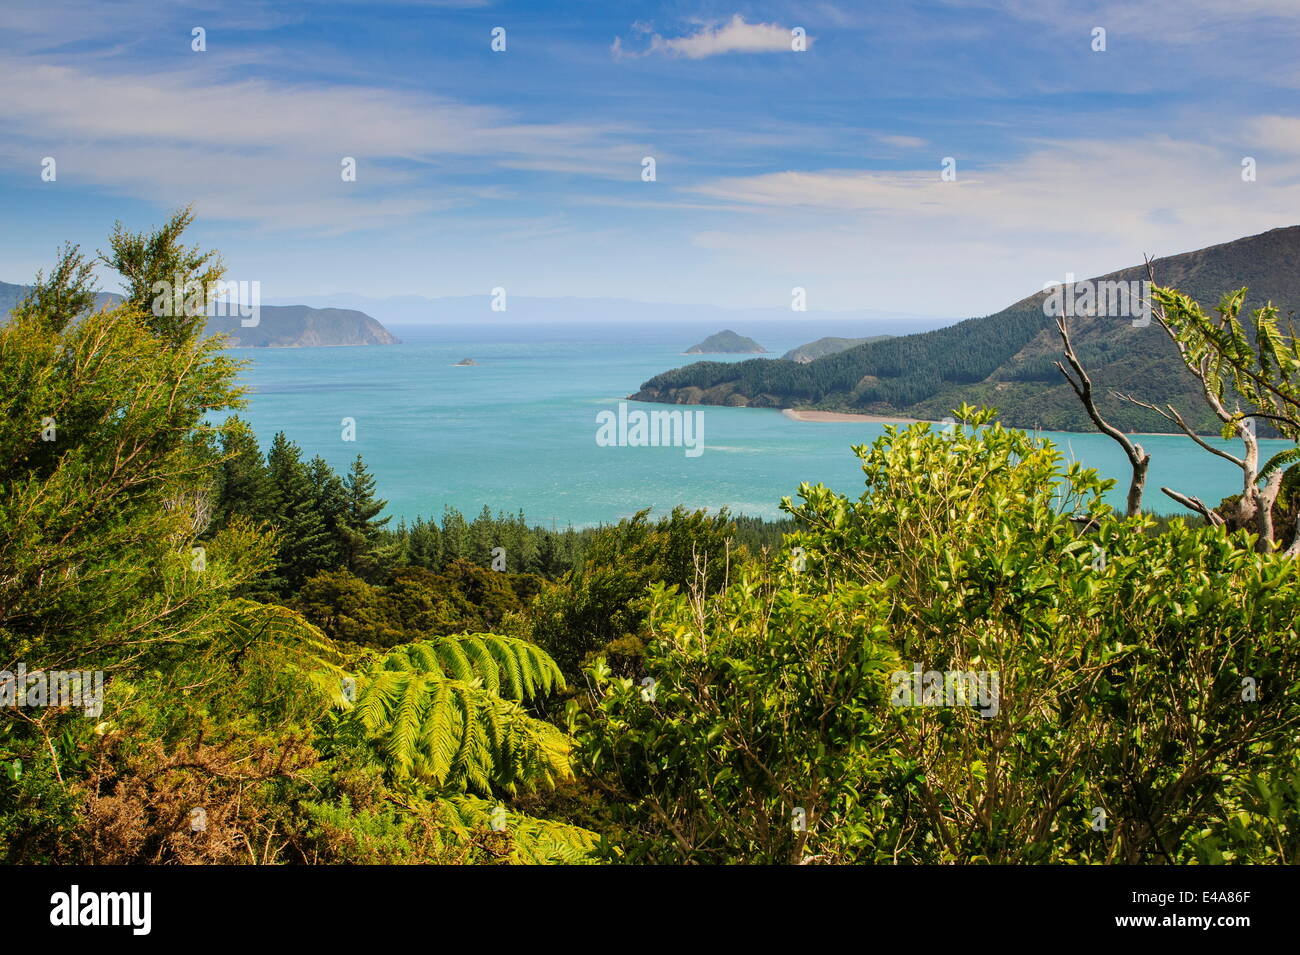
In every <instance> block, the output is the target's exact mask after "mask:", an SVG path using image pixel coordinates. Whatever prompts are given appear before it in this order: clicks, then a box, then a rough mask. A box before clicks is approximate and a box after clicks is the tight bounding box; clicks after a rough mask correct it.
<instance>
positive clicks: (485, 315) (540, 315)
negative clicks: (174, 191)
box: [264, 291, 953, 334]
mask: <svg viewBox="0 0 1300 955" xmlns="http://www.w3.org/2000/svg"><path fill="white" fill-rule="evenodd" d="M264 301H268V302H271V301H274V302H277V303H280V304H288V303H289V300H288V299H264ZM293 301H296V302H300V303H302V304H304V305H312V306H315V307H317V308H325V307H335V308H354V309H360V310H361V311H363V312H365V313H366V314H368V315H373V316H375V317H376V318H378V319H379V320H380V321H381V322H383V323H384V325H386V326H387V327H389V328H393V327H396V326H399V325H469V324H472V325H475V326H482V325H488V324H502V325H508V324H520V323H528V324H532V323H534V322H539V323H540V322H556V323H559V322H572V323H575V324H580V323H587V322H600V323H604V322H623V323H626V324H628V325H636V324H638V323H654V324H656V325H661V324H664V323H665V322H680V323H681V324H683V325H685V324H693V325H704V326H710V325H711V326H712V327H714V328H745V327H747V326H748V325H749V324H750V323H752V322H782V323H787V322H790V321H792V320H794V321H800V322H803V321H806V322H808V324H809V326H810V327H813V326H816V327H822V326H824V324H825V323H827V322H837V323H838V322H840V321H844V322H861V323H862V324H863V325H869V326H870V328H871V329H872V331H873V333H874V332H876V331H879V332H881V333H889V334H908V333H911V332H916V331H924V330H925V329H929V328H939V327H941V326H943V325H948V324H951V323H952V321H953V319H952V318H951V317H948V318H943V317H938V316H934V315H922V314H907V313H902V312H893V311H882V310H878V309H855V310H853V311H841V312H832V311H817V310H812V309H810V310H808V311H806V312H795V311H791V309H790V307H789V306H788V305H786V306H784V307H772V308H723V307H721V306H718V305H692V304H681V303H675V302H638V301H633V300H631V299H620V298H578V297H576V296H564V297H555V298H549V297H543V296H533V295H514V294H510V295H509V296H508V297H507V298H506V299H505V300H504V302H503V303H502V304H504V305H505V306H506V307H505V309H504V310H502V311H493V309H492V302H493V297H492V296H491V295H490V294H488V293H487V292H486V291H485V292H484V293H483V294H482V295H453V296H445V297H442V298H429V297H426V296H422V295H397V296H392V297H388V298H377V297H371V296H366V295H356V294H353V293H346V292H341V293H338V294H336V295H299V296H295V298H294V299H293Z"/></svg>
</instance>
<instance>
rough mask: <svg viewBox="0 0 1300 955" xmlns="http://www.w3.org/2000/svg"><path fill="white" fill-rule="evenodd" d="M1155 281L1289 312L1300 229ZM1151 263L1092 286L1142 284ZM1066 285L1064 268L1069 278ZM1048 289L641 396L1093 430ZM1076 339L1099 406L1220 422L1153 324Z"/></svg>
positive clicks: (1201, 424) (1137, 417)
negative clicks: (1141, 404) (936, 322)
mask: <svg viewBox="0 0 1300 955" xmlns="http://www.w3.org/2000/svg"><path fill="white" fill-rule="evenodd" d="M1153 264H1154V267H1155V277H1156V281H1157V282H1158V283H1159V284H1161V285H1165V286H1172V287H1174V288H1177V289H1179V290H1181V291H1183V292H1185V293H1186V294H1188V295H1191V296H1192V297H1193V298H1195V299H1196V300H1197V301H1198V302H1200V303H1201V305H1202V307H1204V308H1205V309H1206V310H1207V311H1209V310H1211V309H1212V308H1213V307H1214V306H1215V305H1216V304H1217V303H1218V301H1219V299H1220V297H1221V296H1222V295H1223V294H1224V293H1226V292H1230V291H1234V290H1236V289H1239V288H1241V287H1243V286H1245V287H1248V288H1249V290H1250V291H1249V293H1248V294H1247V298H1246V305H1245V309H1244V310H1243V311H1244V312H1245V311H1249V310H1250V309H1253V308H1258V307H1259V306H1261V305H1263V304H1264V303H1266V302H1268V301H1272V303H1273V304H1274V305H1276V306H1278V308H1279V309H1280V311H1281V313H1282V315H1283V316H1284V317H1294V315H1295V312H1296V311H1297V310H1298V309H1300V226H1291V227H1289V228H1284V229H1274V230H1272V231H1270V232H1265V233H1262V234H1260V235H1255V236H1250V237H1248V238H1243V239H1238V240H1236V241H1234V242H1227V243H1224V244H1222V245H1216V246H1211V247H1210V248H1207V249H1201V250H1198V251H1196V252H1187V253H1183V254H1180V255H1172V256H1168V257H1166V258H1161V259H1156V260H1155V262H1154V263H1153ZM1146 277H1147V275H1146V268H1145V266H1133V267H1131V268H1127V269H1123V270H1121V271H1119V272H1113V273H1111V274H1109V275H1105V276H1099V277H1098V278H1096V279H1093V280H1092V281H1094V282H1097V283H1101V282H1115V281H1123V282H1140V281H1142V280H1143V279H1145V278H1146ZM1061 279H1062V281H1064V279H1065V276H1062V277H1061ZM1047 294H1048V293H1047V292H1045V291H1040V292H1036V293H1034V294H1033V295H1030V296H1029V297H1027V298H1024V299H1021V300H1020V301H1019V302H1016V303H1015V304H1013V305H1010V306H1008V307H1007V308H1005V309H1003V310H1002V311H1000V312H997V313H996V314H993V315H988V316H986V317H984V318H972V319H968V320H966V321H964V322H959V323H957V324H956V325H951V326H949V327H946V328H940V329H937V330H934V331H927V332H922V333H920V334H912V335H902V336H899V337H896V338H888V339H885V340H883V341H874V342H869V343H866V344H862V345H858V346H856V347H852V348H849V349H847V350H844V351H840V352H837V353H834V354H830V355H827V356H824V357H821V358H817V359H815V360H813V361H809V362H806V363H802V364H801V363H798V362H795V361H792V360H784V359H762V358H760V359H751V360H749V361H743V362H736V363H730V364H726V363H722V362H696V363H695V364H692V365H686V366H684V367H682V368H677V369H674V370H672V371H667V372H664V373H663V374H660V375H656V376H655V377H654V378H651V379H650V380H649V381H647V382H645V383H644V384H642V385H641V388H640V390H639V391H637V392H636V393H635V394H634V395H632V396H631V397H632V398H634V399H638V400H642V401H659V402H669V403H675V404H718V405H729V406H752V407H764V408H805V409H820V410H826V411H848V412H852V411H857V412H863V413H871V414H896V415H898V416H900V417H909V418H925V419H930V420H938V419H941V418H942V417H944V416H945V415H947V414H948V413H949V412H950V411H951V409H953V408H955V407H956V406H958V405H960V404H961V403H962V402H963V401H965V402H969V403H971V404H984V405H989V406H993V407H997V408H999V409H1000V411H1001V420H1002V421H1003V423H1005V424H1007V425H1010V426H1014V427H1023V428H1043V429H1047V430H1056V431H1091V430H1093V428H1092V425H1091V422H1090V421H1089V420H1088V418H1087V415H1086V413H1085V412H1084V411H1083V408H1082V407H1081V405H1080V404H1079V401H1078V399H1077V398H1076V397H1075V395H1074V393H1073V392H1072V391H1071V390H1070V388H1069V386H1068V385H1066V384H1065V383H1064V381H1063V380H1062V379H1061V376H1060V374H1059V372H1058V371H1057V370H1056V368H1055V367H1054V365H1053V362H1055V361H1056V360H1057V359H1058V358H1059V357H1060V354H1061V346H1060V339H1059V336H1058V334H1057V331H1056V326H1055V324H1054V322H1053V320H1052V319H1050V318H1048V317H1047V316H1046V315H1045V314H1044V310H1043V303H1044V300H1045V298H1046V297H1047ZM1070 327H1071V337H1072V338H1073V340H1074V343H1075V348H1076V350H1077V351H1078V352H1079V355H1080V357H1081V358H1082V360H1083V362H1084V364H1085V366H1086V367H1087V369H1088V371H1089V374H1090V375H1091V376H1092V378H1093V382H1094V387H1095V388H1096V391H1097V393H1098V395H1100V396H1102V397H1100V398H1099V400H1098V404H1099V406H1100V407H1101V409H1102V411H1103V413H1105V414H1106V415H1107V416H1108V417H1109V419H1110V420H1111V421H1112V423H1114V424H1115V425H1116V426H1117V427H1119V428H1121V429H1123V430H1127V431H1168V430H1169V425H1168V422H1166V421H1165V420H1164V419H1163V418H1161V417H1160V416H1159V415H1157V414H1155V413H1154V412H1150V411H1147V410H1145V409H1142V408H1138V407H1136V406H1134V405H1131V404H1128V403H1126V402H1122V401H1119V400H1118V399H1115V398H1114V397H1112V396H1111V395H1110V393H1109V392H1110V390H1111V389H1115V390H1118V391H1121V392H1125V393H1129V394H1132V395H1134V396H1136V397H1140V398H1142V399H1143V400H1146V401H1150V402H1154V403H1157V404H1160V405H1163V404H1165V403H1173V404H1174V405H1175V406H1176V407H1178V408H1179V410H1180V411H1182V412H1183V414H1184V416H1185V417H1187V418H1188V420H1189V423H1194V426H1195V427H1197V428H1198V430H1201V431H1203V432H1204V433H1215V432H1217V431H1218V429H1219V426H1218V422H1217V419H1215V418H1213V416H1212V415H1211V414H1210V412H1209V411H1208V409H1206V408H1205V405H1204V401H1203V399H1202V398H1201V396H1200V392H1199V386H1198V384H1197V382H1196V381H1195V379H1194V378H1193V377H1192V375H1191V374H1190V373H1189V372H1188V371H1187V370H1186V368H1184V367H1183V365H1182V362H1181V361H1180V360H1179V358H1178V355H1177V353H1176V352H1175V350H1174V348H1173V345H1172V343H1171V342H1170V341H1169V340H1168V338H1167V337H1166V335H1165V333H1164V332H1163V331H1162V330H1161V329H1160V327H1159V325H1158V324H1157V323H1156V322H1155V321H1151V322H1150V323H1149V324H1147V325H1146V326H1145V327H1136V326H1135V325H1134V323H1133V321H1132V320H1131V319H1130V318H1128V317H1100V316H1096V317H1093V316H1084V315H1081V316H1076V317H1074V318H1072V319H1071V320H1070Z"/></svg>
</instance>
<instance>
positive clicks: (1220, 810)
mask: <svg viewBox="0 0 1300 955" xmlns="http://www.w3.org/2000/svg"><path fill="white" fill-rule="evenodd" d="M959 417H961V418H963V419H965V420H967V421H968V422H969V424H970V426H969V427H963V428H958V429H956V430H955V431H954V432H953V433H951V434H942V433H936V432H934V431H932V430H931V429H930V428H929V426H927V425H918V426H914V427H912V428H908V429H905V430H896V429H892V428H891V429H888V431H887V434H886V435H885V437H883V438H881V439H880V440H878V441H877V442H875V443H874V444H873V445H871V446H870V447H862V448H857V449H855V451H856V453H857V454H858V456H859V458H860V459H861V460H862V465H863V472H864V476H865V478H866V490H865V493H864V494H863V495H862V497H861V498H860V499H859V500H857V501H852V500H849V499H847V498H845V497H842V496H839V495H836V494H834V493H832V492H831V491H829V490H827V489H826V488H824V487H821V486H808V485H804V486H803V487H801V489H800V497H801V498H802V502H801V503H799V504H793V503H788V504H787V506H788V508H789V510H790V511H791V512H792V513H793V514H794V515H795V516H796V517H797V518H798V519H799V520H800V522H801V523H802V525H803V528H804V529H803V530H801V531H800V532H799V533H797V534H794V535H791V537H790V538H789V539H788V545H789V546H788V550H787V552H786V554H784V555H783V557H782V559H781V560H780V561H779V562H776V563H775V564H774V565H772V566H769V567H767V568H765V569H764V570H763V571H762V572H761V573H759V574H757V575H755V574H748V575H746V576H745V577H744V578H743V579H742V581H741V583H739V584H733V585H732V586H731V587H730V588H729V589H728V590H727V591H726V592H725V593H722V594H717V595H714V596H709V595H707V594H704V593H702V592H694V593H691V594H675V593H673V592H671V591H666V590H660V591H658V592H657V593H656V595H655V600H654V610H653V613H652V615H651V617H650V624H649V629H650V631H651V633H650V636H651V638H652V639H651V640H650V641H649V643H648V646H647V651H646V654H647V655H646V661H645V662H646V670H647V672H648V673H649V675H650V677H651V678H652V679H654V680H655V683H654V685H653V694H652V698H650V699H647V698H646V688H645V687H642V686H639V685H638V684H637V683H635V682H634V681H630V680H620V679H616V678H612V677H611V675H610V674H609V673H608V672H607V671H606V670H604V668H603V667H602V666H601V665H600V664H597V666H596V667H594V668H593V670H592V671H591V678H592V681H593V683H594V684H595V685H596V687H597V691H596V696H597V701H596V708H595V709H594V710H593V711H591V713H590V714H589V715H588V716H587V717H585V718H584V720H583V721H582V722H581V723H580V728H579V731H578V735H579V740H580V750H579V757H580V760H581V761H582V763H583V765H585V766H586V767H588V768H589V770H590V772H591V773H592V774H593V777H594V778H593V783H594V784H595V785H596V786H598V787H599V788H601V789H602V791H604V792H605V793H606V795H607V801H608V804H609V805H610V806H611V807H612V809H613V810H614V811H615V813H616V819H617V821H618V822H619V823H620V824H621V825H623V826H624V827H625V829H626V832H627V835H626V837H625V839H624V848H625V850H626V851H627V853H628V855H629V857H630V858H638V859H646V860H650V861H741V860H743V861H748V862H756V861H758V862H761V861H767V862H788V861H801V862H805V861H864V862H890V861H893V862H898V861H913V862H1107V861H1112V862H1113V861H1118V862H1128V863H1134V862H1155V861H1172V862H1186V861H1191V860H1193V859H1195V858H1197V853H1198V851H1202V850H1203V848H1204V846H1205V845H1208V843H1207V842H1206V837H1204V836H1203V835H1198V834H1197V833H1198V827H1204V826H1205V824H1206V822H1207V820H1211V819H1214V818H1220V819H1222V818H1225V813H1227V812H1228V811H1229V809H1230V808H1231V805H1232V804H1233V801H1234V800H1239V799H1240V798H1241V797H1240V796H1239V795H1234V794H1235V793H1239V789H1238V788H1237V787H1238V784H1239V783H1241V782H1242V781H1245V780H1248V779H1250V778H1253V777H1254V776H1257V775H1260V774H1270V773H1273V774H1276V772H1277V771H1278V770H1279V769H1280V764H1279V758H1280V757H1281V756H1282V754H1285V753H1286V752H1288V750H1289V747H1290V741H1291V740H1292V739H1293V737H1294V734H1295V732H1296V728H1297V725H1300V709H1298V708H1297V705H1296V702H1295V699H1296V697H1295V689H1296V682H1297V678H1298V676H1300V640H1297V634H1296V631H1295V619H1296V616H1297V613H1296V611H1297V609H1300V580H1297V574H1296V568H1295V563H1294V561H1292V560H1289V559H1285V558H1281V557H1278V556H1275V555H1262V554H1256V553H1254V552H1253V551H1252V549H1251V547H1250V546H1249V543H1250V542H1249V539H1248V538H1246V537H1245V535H1227V534H1225V533H1224V532H1223V531H1222V529H1218V528H1215V529H1211V528H1200V529H1193V528H1189V527H1188V526H1186V524H1185V523H1183V522H1182V521H1180V520H1175V521H1173V522H1171V524H1170V525H1169V528H1168V529H1167V530H1166V531H1165V532H1164V533H1162V534H1149V533H1146V532H1145V531H1146V528H1147V525H1148V523H1149V520H1148V519H1145V518H1136V519H1133V520H1128V521H1121V520H1119V519H1117V518H1116V517H1115V516H1114V515H1113V514H1112V513H1111V512H1110V510H1109V508H1108V507H1106V506H1105V505H1104V504H1103V503H1102V500H1101V495H1102V493H1103V491H1104V490H1105V488H1106V487H1107V486H1108V482H1102V481H1100V480H1099V479H1098V478H1097V476H1096V474H1095V473H1094V472H1091V471H1088V470H1085V469H1083V468H1081V467H1079V466H1078V465H1071V466H1069V467H1068V468H1066V467H1064V466H1063V464H1062V460H1061V457H1060V455H1059V454H1058V453H1057V452H1056V450H1055V449H1054V448H1053V447H1052V446H1051V445H1050V444H1049V443H1047V442H1042V441H1037V440H1035V439H1033V438H1031V437H1029V436H1028V435H1026V434H1024V433H1023V432H1017V431H1008V430H1005V429H1003V428H1002V427H1001V426H1000V425H997V424H994V423H993V422H992V420H991V418H990V416H989V414H988V413H986V412H973V411H972V410H971V409H962V411H961V412H959ZM1082 528H1089V530H1088V531H1087V533H1086V535H1085V534H1084V533H1083V532H1082V530H1081V529H1082ZM1094 547H1095V548H1097V549H1096V550H1094ZM796 548H798V550H796ZM1097 554H1101V555H1103V557H1104V559H1102V560H1098V558H1097V556H1096V555H1097ZM916 665H919V666H920V668H921V670H922V671H937V672H940V673H942V672H946V671H952V672H957V673H974V674H978V673H988V674H997V676H998V680H999V689H998V694H997V698H996V701H995V702H996V705H995V706H994V707H992V708H991V709H993V710H995V712H991V713H988V714H987V715H981V711H980V709H978V708H976V707H974V706H967V705H927V706H916V705H895V704H900V703H901V704H908V703H911V702H915V701H912V700H910V699H908V698H907V697H906V696H904V697H902V698H900V697H897V696H894V695H893V694H892V693H891V689H896V688H897V685H898V684H896V683H894V682H893V681H894V680H895V679H896V678H895V677H894V676H893V672H897V673H899V674H902V675H903V676H906V675H908V674H909V673H910V671H911V669H912V667H913V666H916ZM890 667H897V670H896V671H891V673H890V674H889V675H888V679H887V678H886V673H885V671H886V670H887V669H889V668H890ZM935 702H937V703H943V702H944V700H943V699H942V697H940V699H939V700H937V701H935ZM954 702H957V701H954ZM796 809H802V810H803V811H804V812H803V819H804V821H805V822H806V830H803V831H800V830H798V829H796V828H793V827H792V826H791V814H792V813H793V812H794V811H795V810H796ZM1098 819H1104V820H1105V822H1106V825H1105V827H1104V828H1096V827H1095V823H1096V821H1097V820H1098ZM1224 837H1225V838H1226V837H1227V834H1226V833H1225V834H1224ZM1198 846H1200V847H1201V849H1198Z"/></svg>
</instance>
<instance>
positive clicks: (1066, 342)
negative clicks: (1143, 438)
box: [1055, 315, 1151, 517]
mask: <svg viewBox="0 0 1300 955" xmlns="http://www.w3.org/2000/svg"><path fill="white" fill-rule="evenodd" d="M1056 329H1057V331H1059V332H1060V333H1061V346H1062V349H1063V350H1064V352H1065V360H1066V361H1068V362H1069V363H1070V367H1071V368H1072V369H1074V374H1075V375H1077V376H1078V379H1079V380H1078V381H1077V382H1076V381H1075V380H1074V378H1072V377H1070V374H1069V372H1067V371H1066V370H1065V366H1064V365H1062V364H1061V363H1060V362H1059V361H1058V362H1055V365H1056V368H1057V370H1058V371H1059V372H1060V373H1061V376H1062V377H1063V378H1065V380H1066V382H1067V383H1068V384H1069V385H1070V388H1071V389H1072V390H1073V391H1074V393H1075V394H1076V395H1077V396H1078V398H1079V401H1081V402H1082V403H1083V407H1084V410H1086V411H1087V412H1088V417H1089V418H1091V419H1092V423H1093V424H1095V425H1096V426H1097V429H1098V430H1099V431H1101V433H1102V434H1105V435H1107V436H1108V437H1110V438H1111V439H1113V440H1114V441H1115V442H1116V443H1118V444H1119V446H1120V447H1122V448H1123V449H1124V453H1125V454H1126V455H1128V460H1129V464H1130V465H1131V466H1132V468H1133V477H1132V479H1131V480H1130V481H1129V486H1128V507H1127V509H1126V514H1127V516H1128V517H1134V516H1136V515H1137V514H1140V513H1141V512H1142V492H1143V490H1144V489H1145V488H1146V483H1147V468H1148V467H1150V465H1151V455H1149V454H1147V453H1146V451H1144V450H1143V448H1142V445H1140V444H1136V443H1134V442H1133V441H1131V440H1130V439H1129V437H1128V435H1126V434H1124V432H1122V431H1120V430H1119V429H1118V428H1116V427H1114V426H1113V425H1112V424H1111V423H1110V422H1108V421H1107V420H1106V419H1105V418H1103V417H1102V416H1101V412H1100V411H1098V410H1097V403H1096V401H1094V400H1093V397H1092V379H1091V378H1089V377H1088V372H1087V371H1085V370H1084V367H1083V363H1082V362H1081V361H1080V360H1079V356H1078V355H1077V354H1076V353H1075V351H1074V344H1073V343H1072V342H1071V341H1070V330H1069V327H1068V325H1067V324H1066V321H1065V316H1064V315H1058V316H1056Z"/></svg>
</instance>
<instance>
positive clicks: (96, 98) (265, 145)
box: [0, 56, 644, 231]
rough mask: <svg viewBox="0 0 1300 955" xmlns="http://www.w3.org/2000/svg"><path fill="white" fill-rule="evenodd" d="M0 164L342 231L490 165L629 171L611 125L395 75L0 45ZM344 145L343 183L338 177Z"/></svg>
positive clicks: (630, 154)
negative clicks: (343, 78)
mask: <svg viewBox="0 0 1300 955" xmlns="http://www.w3.org/2000/svg"><path fill="white" fill-rule="evenodd" d="M0 75H4V76H5V96H4V97H3V98H0V126H2V127H3V128H4V129H5V130H6V136H5V138H4V141H3V143H0V165H4V166H7V167H9V168H10V169H11V170H13V171H14V172H15V173H16V174H18V175H23V174H29V175H33V176H35V175H36V174H35V173H33V172H31V170H34V169H37V168H38V164H39V162H40V159H41V157H44V156H53V157H54V158H55V159H56V160H57V161H58V163H59V183H60V184H62V183H74V184H78V185H81V186H87V185H88V186H92V187H100V188H103V189H105V191H108V192H110V193H115V194H118V195H126V196H133V197H137V198H143V199H147V200H149V201H153V202H158V203H165V204H170V205H176V204H181V203H186V202H190V201H196V202H197V204H198V205H199V207H200V209H201V210H202V211H203V212H204V213H205V214H206V215H216V216H220V217H225V218H234V219H243V220H248V221H253V222H260V223H262V224H266V225H274V226H277V227H287V228H295V227H299V228H311V229H328V230H331V231H346V230H347V229H349V228H362V227H368V226H374V225H378V224H380V223H383V222H389V221H392V220H394V219H397V218H402V217H408V216H412V215H417V214H419V213H422V212H428V211H432V210H437V209H446V208H450V207H452V206H456V205H462V204H466V203H468V202H471V201H474V200H476V199H484V198H490V195H488V194H484V193H483V192H482V191H481V189H478V188H477V186H476V185H471V184H470V182H469V181H467V180H466V179H465V178H462V176H463V175H467V176H470V177H473V176H477V175H478V174H481V173H482V172H483V171H484V170H486V169H490V168H492V167H497V168H507V167H515V168H532V169H537V170H566V171H571V172H575V173H581V174H584V175H587V176H594V177H599V178H618V177H620V176H622V177H628V178H634V177H635V176H636V175H637V174H639V171H640V161H641V157H642V156H643V155H644V152H643V150H642V149H641V148H638V147H637V146H635V145H626V144H624V143H620V142H617V141H616V140H615V134H616V133H617V132H623V131H621V130H615V129H614V128H613V127H598V126H595V125H586V124H581V123H521V122H518V121H517V120H516V119H515V118H514V116H513V115H512V114H510V113H509V112H507V111H505V110H501V109H497V108H494V107H486V106H473V105H466V104H462V103H458V102H454V101H450V100H446V99H439V98H434V97H429V96H423V95H418V94H413V93H407V92H402V91H396V90H385V89H376V88H371V87H359V86H328V87H322V86H305V85H301V84H285V83H275V82H270V81H266V80H230V79H223V78H220V77H219V76H217V75H215V74H213V73H209V72H206V71H204V70H200V69H194V68H190V69H184V70H174V71H171V72H167V73H155V74H151V75H138V76H131V75H107V74H102V73H95V72H90V71H89V70H87V69H86V68H84V67H74V66H61V65H59V66H56V65H51V64H42V63H39V62H36V61H31V60H24V59H21V58H5V57H2V56H0ZM344 156H351V157H354V158H355V159H356V160H357V164H358V169H359V172H358V177H357V182H356V183H352V184H344V183H342V181H341V177H340V175H339V173H340V162H341V160H342V158H343V157H344Z"/></svg>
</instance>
